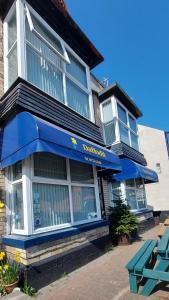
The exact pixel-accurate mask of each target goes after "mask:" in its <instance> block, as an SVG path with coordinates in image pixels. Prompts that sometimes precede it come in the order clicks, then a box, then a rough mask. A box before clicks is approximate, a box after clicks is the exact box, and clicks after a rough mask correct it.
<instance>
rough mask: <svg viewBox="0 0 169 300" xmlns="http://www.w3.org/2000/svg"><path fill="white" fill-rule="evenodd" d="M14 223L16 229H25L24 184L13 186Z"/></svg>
mask: <svg viewBox="0 0 169 300" xmlns="http://www.w3.org/2000/svg"><path fill="white" fill-rule="evenodd" d="M13 223H14V228H15V229H18V230H23V229H24V214H23V192H22V183H18V184H15V185H14V186H13Z"/></svg>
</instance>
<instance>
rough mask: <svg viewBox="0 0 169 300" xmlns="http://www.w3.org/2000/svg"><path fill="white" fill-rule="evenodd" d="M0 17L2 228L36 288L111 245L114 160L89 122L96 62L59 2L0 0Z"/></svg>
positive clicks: (9, 248) (10, 252) (96, 54)
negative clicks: (110, 189) (109, 212)
mask: <svg viewBox="0 0 169 300" xmlns="http://www.w3.org/2000/svg"><path fill="white" fill-rule="evenodd" d="M0 15H1V22H0V34H1V36H0V43H1V47H0V49H3V51H2V50H1V56H0V92H1V102H0V126H1V200H2V201H3V202H5V204H6V210H5V209H4V210H3V211H2V212H1V217H0V229H1V235H2V242H3V246H4V247H5V250H6V251H7V253H8V256H10V257H13V254H14V253H15V252H16V250H19V251H20V252H21V262H22V264H23V265H24V266H26V267H27V269H28V270H29V272H28V281H29V282H30V284H31V280H33V285H34V286H36V287H40V286H41V285H43V284H44V283H45V284H48V283H49V282H50V280H53V279H54V278H56V277H57V276H59V274H61V273H64V272H69V271H71V270H72V269H74V268H76V267H77V266H80V265H82V264H84V263H85V262H87V261H89V260H91V259H93V258H95V257H96V256H98V255H100V254H101V253H103V251H105V250H106V249H107V247H109V244H110V236H109V227H108V221H107V214H106V212H107V209H108V204H109V199H108V196H109V195H108V192H107V187H108V185H107V181H106V179H105V178H106V176H107V173H109V174H114V173H116V172H119V171H121V164H120V160H119V158H118V156H117V155H116V154H114V153H112V152H111V151H110V150H107V149H106V148H105V147H104V146H105V144H104V140H103V136H102V130H101V128H100V127H99V125H98V122H97V121H96V115H97V109H98V107H99V102H98V99H97V97H96V94H97V93H96V91H97V89H98V82H97V81H96V80H95V79H93V81H91V79H90V70H91V69H92V68H94V67H95V66H96V65H98V64H99V63H101V62H102V61H103V57H102V56H101V54H100V53H99V52H98V51H97V49H96V48H95V46H94V45H93V44H92V43H91V42H90V41H89V39H88V38H87V37H86V36H85V34H84V33H83V32H82V31H81V29H80V28H79V27H78V25H77V24H76V23H75V22H74V20H73V19H72V18H71V16H70V14H69V12H68V10H67V8H66V6H65V4H64V2H63V1H60V0H46V1H40V0H36V1H33V0H28V1H24V0H16V1H11V0H8V1H7V0H0ZM91 85H92V87H91ZM92 89H93V92H92ZM46 270H47V271H46ZM52 276H53V277H54V278H53V279H51V277H52Z"/></svg>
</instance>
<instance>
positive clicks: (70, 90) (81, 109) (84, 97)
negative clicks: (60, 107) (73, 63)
mask: <svg viewBox="0 0 169 300" xmlns="http://www.w3.org/2000/svg"><path fill="white" fill-rule="evenodd" d="M66 88H67V101H68V106H70V107H71V108H72V109H74V110H75V111H76V112H78V113H79V114H81V115H82V116H84V117H86V118H88V119H90V109H89V95H88V94H86V93H85V92H83V91H82V90H81V89H80V88H79V87H78V86H77V85H75V84H74V83H73V82H72V81H71V80H69V79H68V78H67V79H66Z"/></svg>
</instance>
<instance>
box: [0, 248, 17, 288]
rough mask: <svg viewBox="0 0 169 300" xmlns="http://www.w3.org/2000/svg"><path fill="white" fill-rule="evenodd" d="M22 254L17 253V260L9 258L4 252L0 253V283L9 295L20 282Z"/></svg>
mask: <svg viewBox="0 0 169 300" xmlns="http://www.w3.org/2000/svg"><path fill="white" fill-rule="evenodd" d="M19 274H20V252H16V254H15V259H14V260H11V259H9V258H7V256H6V253H5V252H4V251H2V252H0V283H1V286H3V287H4V290H5V292H6V293H7V294H10V293H11V292H12V291H13V289H14V288H15V287H17V285H18V282H19Z"/></svg>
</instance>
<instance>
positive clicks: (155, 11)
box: [65, 0, 169, 131]
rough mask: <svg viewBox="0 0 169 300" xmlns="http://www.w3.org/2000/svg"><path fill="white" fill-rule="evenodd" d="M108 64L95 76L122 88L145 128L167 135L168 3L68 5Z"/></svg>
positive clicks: (75, 0) (137, 0) (114, 0)
mask: <svg viewBox="0 0 169 300" xmlns="http://www.w3.org/2000/svg"><path fill="white" fill-rule="evenodd" d="M65 2H66V4H67V7H68V9H69V12H70V14H71V16H72V17H73V19H74V20H75V21H76V22H77V23H78V25H79V26H80V28H81V29H82V30H83V31H84V33H85V34H86V35H87V36H88V38H89V39H90V40H91V41H92V42H93V44H94V45H95V46H96V48H97V49H98V50H99V52H100V53H101V54H102V55H103V57H104V58H105V60H104V62H102V63H101V64H100V65H98V66H97V67H95V68H94V69H93V70H92V72H93V73H94V75H95V76H96V77H97V78H98V79H99V80H103V78H108V80H109V84H111V83H112V82H114V81H117V82H119V84H120V85H121V87H122V88H123V89H124V90H125V91H126V92H127V93H128V95H129V96H130V97H131V98H132V99H133V100H134V102H135V103H136V104H137V106H138V107H139V108H140V109H141V111H142V113H143V117H142V118H140V119H139V120H138V121H139V123H141V124H143V125H147V126H150V127H155V128H158V129H162V130H165V131H169V0H65Z"/></svg>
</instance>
